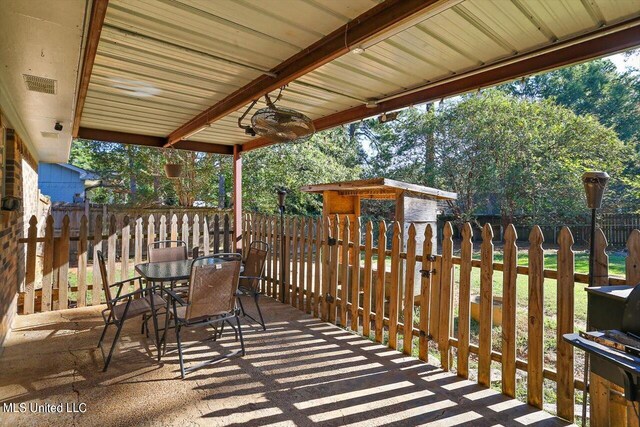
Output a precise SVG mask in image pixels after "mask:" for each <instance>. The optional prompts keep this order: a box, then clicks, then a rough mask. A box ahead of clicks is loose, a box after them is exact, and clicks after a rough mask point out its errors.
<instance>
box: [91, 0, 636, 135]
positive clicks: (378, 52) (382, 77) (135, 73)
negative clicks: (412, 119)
mask: <svg viewBox="0 0 640 427" xmlns="http://www.w3.org/2000/svg"><path fill="white" fill-rule="evenodd" d="M377 3H379V1H375V0H350V1H348V2H340V1H331V0H323V1H320V0H304V1H302V0H268V1H264V0H263V1H245V0H238V1H230V0H221V1H215V2H213V1H208V0H192V1H186V0H180V1H175V0H111V1H110V2H109V9H108V12H107V18H106V20H105V24H104V27H103V31H102V35H101V39H100V43H99V47H98V53H97V56H96V60H95V66H94V69H93V74H92V77H91V82H90V86H89V91H88V94H87V99H86V104H85V108H84V113H83V116H82V122H81V125H82V126H83V127H90V128H97V129H107V130H114V131H121V132H130V133H140V134H145V135H154V136H166V135H168V134H169V133H170V132H171V131H173V130H175V129H176V128H178V127H179V126H180V125H182V124H184V123H185V122H187V121H188V120H189V119H190V118H192V117H194V116H195V115H196V114H198V113H200V112H201V111H202V110H204V109H206V108H207V107H210V106H211V105H213V104H215V103H216V102H218V101H220V100H222V99H224V98H225V97H226V96H227V95H229V94H230V93H232V92H234V91H235V90H237V89H239V88H240V87H242V86H244V85H246V84H247V83H249V82H250V81H251V80H253V79H255V78H256V77H258V76H260V75H262V74H264V73H265V72H266V71H268V70H269V69H271V68H272V67H274V66H276V65H277V64H279V63H281V62H282V61H284V60H285V59H287V58H289V57H290V56H292V55H294V54H296V53H298V52H299V51H301V50H302V49H303V48H305V47H306V46H308V45H310V44H312V43H313V42H315V41H317V40H319V39H321V38H322V37H324V36H325V35H327V34H329V33H331V32H332V31H334V30H335V29H336V28H339V27H340V26H342V25H344V24H345V23H347V22H349V20H351V19H353V18H354V17H356V16H358V15H360V14H361V13H363V12H364V11H366V10H368V9H370V8H371V7H373V6H375V5H376V4H377ZM453 4H454V5H453V6H452V7H450V8H448V9H446V10H444V11H442V12H440V13H438V14H436V15H435V16H430V17H429V18H428V19H426V20H424V21H422V22H419V23H418V24H416V25H413V26H411V27H410V28H407V29H405V30H403V31H401V32H398V33H397V34H395V35H392V36H391V37H389V38H387V39H385V40H382V41H377V43H375V44H373V45H371V46H369V45H367V44H366V43H365V44H364V47H365V48H366V49H365V52H364V53H362V54H359V55H358V54H352V53H350V54H347V55H344V56H342V57H340V58H338V59H336V60H334V61H332V62H330V63H328V64H326V65H324V66H322V67H320V68H318V69H316V70H315V71H312V72H310V73H309V74H307V75H305V76H303V77H301V78H299V79H298V80H296V81H294V82H292V83H291V84H289V86H288V88H287V89H286V90H285V92H284V94H283V97H282V99H281V101H280V102H279V105H282V106H286V107H289V108H294V109H296V110H299V111H301V112H302V113H304V114H307V115H308V116H310V117H311V118H313V119H316V118H320V117H323V116H327V115H329V114H333V113H336V112H339V111H343V110H345V109H347V108H350V107H354V106H358V105H362V104H363V103H365V102H366V101H367V100H372V99H374V100H375V99H380V98H384V97H387V96H389V95H393V94H397V93H400V92H403V91H405V90H407V89H410V88H414V87H418V86H421V85H424V84H428V83H430V82H434V81H438V80H442V79H445V78H449V77H451V76H455V75H458V74H461V73H464V72H467V71H469V70H473V69H477V68H480V67H483V66H486V65H487V64H491V63H494V62H497V61H500V60H503V59H505V58H509V57H513V56H515V55H518V54H522V53H526V52H529V51H532V50H534V49H539V48H541V47H545V46H550V45H553V44H554V43H556V42H557V41H559V40H563V39H567V38H569V37H575V36H576V35H580V34H585V33H589V32H591V31H594V30H596V29H598V28H600V27H601V26H602V25H608V24H612V23H616V22H619V21H621V20H626V19H630V18H634V17H638V16H640V2H639V1H636V0H464V1H461V2H460V1H459V2H453ZM262 106H264V104H263V103H262V101H261V102H259V103H258V104H257V106H256V108H260V107H262ZM242 112H243V110H241V111H238V112H235V113H233V114H230V115H229V116H227V117H225V118H223V119H221V120H219V121H217V122H215V123H213V124H212V125H211V126H210V127H208V128H206V129H204V130H202V131H201V132H199V133H197V134H196V135H194V136H192V137H191V138H190V139H192V140H197V141H206V142H212V143H218V144H225V145H231V144H239V143H244V142H246V141H248V140H250V139H251V137H248V136H246V135H245V134H244V132H243V131H242V130H241V129H239V128H238V127H237V119H238V117H239V116H240V115H241V114H242ZM247 120H248V119H247Z"/></svg>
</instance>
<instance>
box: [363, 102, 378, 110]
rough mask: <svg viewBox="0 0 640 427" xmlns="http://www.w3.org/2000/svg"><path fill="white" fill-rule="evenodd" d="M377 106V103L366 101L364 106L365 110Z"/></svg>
mask: <svg viewBox="0 0 640 427" xmlns="http://www.w3.org/2000/svg"><path fill="white" fill-rule="evenodd" d="M377 106H378V103H377V102H376V101H367V103H366V104H365V107H367V108H376V107H377Z"/></svg>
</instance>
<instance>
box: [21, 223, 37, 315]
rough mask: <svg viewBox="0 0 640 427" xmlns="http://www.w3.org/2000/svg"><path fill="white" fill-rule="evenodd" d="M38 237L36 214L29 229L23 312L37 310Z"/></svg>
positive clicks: (28, 312)
mask: <svg viewBox="0 0 640 427" xmlns="http://www.w3.org/2000/svg"><path fill="white" fill-rule="evenodd" d="M37 238H38V218H36V216H35V215H33V216H31V218H30V219H29V229H28V230H27V255H26V256H27V258H26V260H25V261H26V265H25V294H24V305H23V309H22V312H23V313H24V314H31V313H34V312H35V298H36V291H35V289H36V247H37V243H36V239H37Z"/></svg>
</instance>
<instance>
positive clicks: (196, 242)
mask: <svg viewBox="0 0 640 427" xmlns="http://www.w3.org/2000/svg"><path fill="white" fill-rule="evenodd" d="M191 229H192V230H193V244H192V245H191V249H193V248H200V216H199V215H198V214H195V215H194V216H193V226H192V228H191Z"/></svg>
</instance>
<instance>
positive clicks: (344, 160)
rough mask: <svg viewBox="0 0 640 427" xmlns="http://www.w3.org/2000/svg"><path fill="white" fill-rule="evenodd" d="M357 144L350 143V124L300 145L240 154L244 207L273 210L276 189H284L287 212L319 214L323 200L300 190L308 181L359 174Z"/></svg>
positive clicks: (266, 148) (281, 146) (352, 176)
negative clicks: (285, 191)
mask: <svg viewBox="0 0 640 427" xmlns="http://www.w3.org/2000/svg"><path fill="white" fill-rule="evenodd" d="M360 172H361V168H360V166H359V164H358V147H357V146H355V145H353V144H352V143H351V138H350V137H349V127H348V126H346V127H338V128H335V129H331V130H328V131H324V132H319V133H318V134H316V135H314V136H313V137H312V138H311V139H310V140H309V141H308V142H305V143H300V144H293V143H291V144H278V145H273V146H270V147H265V148H261V149H258V150H255V151H250V152H248V153H246V154H243V208H244V209H245V210H247V211H254V212H268V213H273V212H276V210H277V206H278V205H277V198H276V190H277V189H279V188H284V189H286V190H287V192H288V194H287V212H288V213H291V214H300V215H308V214H315V215H317V214H319V213H320V212H321V211H322V199H321V198H320V197H319V196H317V195H312V194H308V193H303V192H301V191H300V187H301V186H303V185H307V184H317V183H322V182H334V181H341V180H350V179H356V178H358V177H359V176H360Z"/></svg>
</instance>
